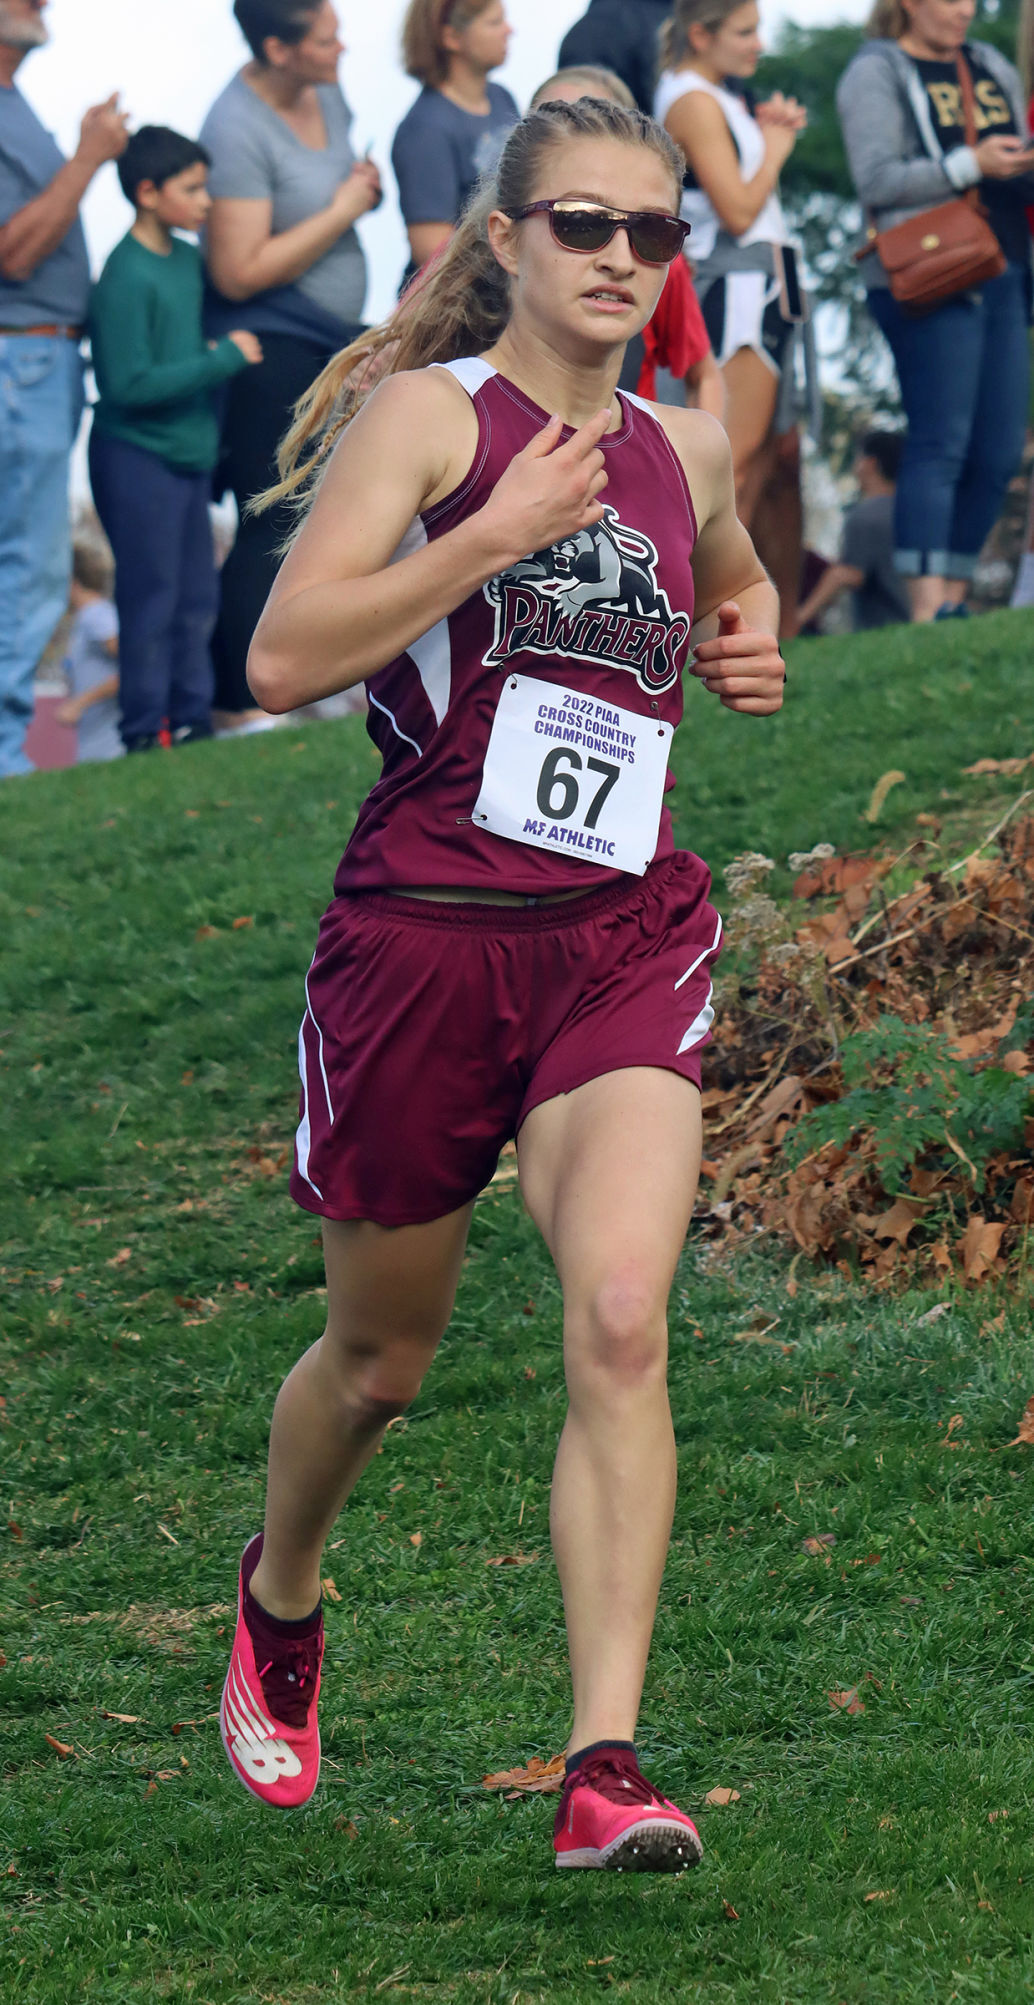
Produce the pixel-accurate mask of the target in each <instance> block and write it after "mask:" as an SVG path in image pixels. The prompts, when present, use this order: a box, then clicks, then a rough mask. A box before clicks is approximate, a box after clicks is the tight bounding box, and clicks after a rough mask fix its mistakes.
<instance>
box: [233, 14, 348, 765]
mask: <svg viewBox="0 0 1034 2005" xmlns="http://www.w3.org/2000/svg"><path fill="white" fill-rule="evenodd" d="M234 13H235V15H236V17H237V21H238V23H239V25H240V27H241V29H242V31H243V33H244V36H245V38H246V40H247V42H248V44H249V47H250V48H251V51H252V56H253V60H252V61H251V62H249V63H246V64H245V66H244V68H243V69H242V70H240V71H239V72H238V74H237V75H236V76H235V77H233V78H231V81H230V82H229V84H228V85H227V87H226V89H225V90H224V91H223V92H222V94H221V95H220V96H219V97H218V98H217V99H216V102H215V104H214V105H213V106H212V108H211V110H210V112H209V113H208V116H207V118H206V120H205V123H204V126H203V128H202V131H203V135H204V140H203V143H204V145H205V147H206V148H207V151H208V153H209V154H210V156H211V159H212V170H211V178H210V188H211V193H212V196H213V205H212V213H211V216H210V219H209V224H208V231H207V241H206V257H207V263H208V274H209V280H210V291H209V312H208V332H209V334H210V335H213V336H218V335H220V334H221V333H223V332H224V331H225V323H226V322H227V320H230V321H232V324H233V325H234V326H238V327H239V326H244V327H248V328H251V329H252V331H253V332H254V333H255V334H257V335H258V337H259V339H260V341H261V343H262V351H263V361H262V362H261V363H260V364H259V366H258V367H257V368H255V369H252V370H251V371H249V376H250V381H249V384H248V389H247V392H246V394H245V395H243V396H238V395H237V394H236V392H237V385H236V383H234V384H232V385H231V386H230V387H229V389H228V390H227V394H226V399H225V405H224V412H223V426H222V438H221V450H220V458H219V465H218V469H217V476H216V492H217V493H220V492H225V491H226V490H227V489H229V490H231V491H232V493H233V495H234V498H235V500H236V502H237V511H238V516H239V519H240V526H239V529H238V533H237V541H236V543H235V545H234V548H233V550H232V551H231V553H230V555H229V557H228V558H227V560H226V564H225V565H224V567H223V573H222V580H221V592H220V600H221V602H220V610H219V618H218V621H217V624H216V629H215V634H214V636H213V641H212V658H213V663H214V667H215V712H216V720H217V722H219V723H221V724H222V725H223V727H224V728H234V727H237V728H240V727H245V728H247V727H249V726H250V728H252V729H254V728H256V727H258V726H260V725H262V724H263V723H264V722H265V715H264V712H262V711H261V710H260V709H259V708H258V706H257V705H256V704H255V700H254V697H253V696H252V694H251V691H250V690H249V688H248V679H247V659H248V648H249V646H250V644H251V636H252V634H253V633H254V631H255V627H256V625H257V624H258V619H259V615H260V614H261V612H262V608H263V606H264V605H265V602H266V599H267V597H268V594H269V592H270V589H271V587H272V584H273V580H274V578H275V576H276V571H277V564H278V561H279V558H278V552H279V549H280V546H281V544H282V542H283V539H284V535H285V532H286V528H287V524H286V522H285V518H284V516H283V513H282V512H281V511H279V510H276V509H274V510H271V511H270V512H269V513H268V514H265V515H261V516H253V515H250V514H249V513H248V504H249V503H250V502H251V500H252V499H253V498H254V496H255V495H256V494H259V493H260V492H261V491H262V490H263V489H264V488H267V487H269V486H270V485H271V484H272V482H273V481H275V480H276V478H277V473H276V451H277V446H278V444H279V442H280V439H281V437H282V436H283V434H284V432H285V431H286V430H287V427H288V425H289V423H290V419H291V413H292V410H293V408H294V405H295V402H296V401H297V399H298V398H299V397H300V396H301V395H302V394H303V392H304V391H306V390H307V389H308V388H309V386H310V384H311V383H312V382H313V381H314V380H315V378H316V377H317V376H318V375H319V373H320V371H321V370H322V368H323V367H324V365H325V363H326V362H327V361H328V360H329V359H330V357H331V355H334V354H336V353H337V351H338V350H339V349H341V348H344V347H347V345H348V343H349V342H350V341H352V340H353V339H354V337H355V335H356V333H357V332H358V331H359V326H360V323H361V320H362V313H363V305H364V301H365V296H366V261H365V258H364V256H363V252H362V247H361V245H360V243H359V239H358V237H357V235H356V232H355V228H354V225H355V222H356V220H357V219H358V217H360V216H362V215H365V214H366V213H367V211H368V210H370V209H372V208H375V207H376V205H377V203H378V202H379V200H380V176H379V175H378V172H377V169H376V167H375V166H374V165H373V163H372V161H370V160H365V159H357V158H356V155H355V152H354V151H353V148H352V143H351V138H350V130H351V123H352V114H351V112H350V110H349V108H348V105H347V104H346V102H345V99H344V98H343V96H342V94H341V90H340V87H339V85H338V82H337V67H338V62H339V60H340V57H341V54H342V50H343V44H342V41H341V38H340V34H339V24H338V17H337V14H336V12H335V9H334V7H333V6H332V5H331V0H235V4H234Z"/></svg>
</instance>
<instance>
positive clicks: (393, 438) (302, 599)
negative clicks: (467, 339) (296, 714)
mask: <svg viewBox="0 0 1034 2005" xmlns="http://www.w3.org/2000/svg"><path fill="white" fill-rule="evenodd" d="M461 399H462V402H461V401H460V400H461ZM609 422H610V413H609V411H608V412H600V413H599V415H598V417H596V418H594V419H592V420H591V421H590V423H589V424H587V425H583V427H582V429H581V430H580V431H579V432H576V433H575V434H574V436H573V437H572V438H570V439H568V440H567V441H566V443H565V444H564V445H563V446H560V445H558V440H559V438H560V431H561V426H560V421H559V419H557V420H555V421H554V420H553V419H551V420H550V422H549V424H548V425H546V426H544V427H543V429H542V431H541V432H539V433H538V434H536V436H535V437H534V438H533V439H532V440H531V441H530V443H529V444H528V445H527V446H526V447H525V448H524V451H523V452H521V453H518V454H517V455H516V457H515V459H513V460H512V461H511V463H510V466H509V467H508V468H507V471H506V473H504V474H503V476H502V477H501V479H500V480H499V481H498V482H497V484H496V486H495V488H494V490H493V492H492V493H491V495H490V496H489V498H488V500H487V502H486V503H485V505H484V507H483V508H480V509H479V510H478V511H477V513H476V514H474V515H472V516H470V517H468V519H467V521H465V522H462V523H460V524H458V525H457V527H456V528H455V529H450V530H448V531H447V532H446V534H445V535H444V536H441V537H437V538H435V539H434V540H433V541H431V542H429V543H426V544H425V545H424V547H423V549H420V550H415V551H413V552H412V553H411V554H410V555H408V556H406V557H403V558H401V559H400V560H399V561H398V562H395V561H393V560H394V558H395V553H396V552H397V550H398V548H399V545H400V543H401V542H402V540H403V537H404V536H405V534H406V531H407V530H408V529H409V528H410V526H411V525H412V523H413V521H414V519H415V518H417V517H418V516H419V515H420V514H421V512H422V511H423V510H425V509H426V508H427V507H428V506H430V505H432V504H433V503H435V502H436V501H438V500H441V499H443V498H444V497H445V496H446V495H447V494H449V493H450V492H451V491H452V490H453V489H454V488H455V487H456V486H458V484H459V482H460V481H461V480H462V479H463V478H464V476H465V474H466V472H467V470H468V468H469V466H470V464H471V461H472V460H473V457H474V452H475V450H476V444H477V420H476V417H475V414H474V408H473V405H472V404H471V403H470V400H469V398H468V397H467V395H466V392H465V391H461V390H460V389H459V387H458V385H456V384H455V383H454V382H453V381H452V379H451V378H450V377H448V376H447V375H446V374H445V373H444V372H442V371H437V370H435V371H422V370H421V371H414V372H413V373H412V374H408V373H403V374H401V375H398V376H391V377H388V378H387V379H386V380H385V382H383V383H382V384H381V385H380V386H379V388H378V389H377V390H376V391H375V392H374V394H373V396H372V397H371V398H370V399H369V402H368V403H367V404H365V405H364V407H363V409H362V410H361V411H360V413H359V415H358V417H356V418H354V419H353V420H352V423H351V424H350V425H349V427H348V430H347V431H346V432H345V434H344V436H343V438H342V439H341V440H340V441H339V443H338V445H337V446H336V448H335V450H334V452H333V454H332V457H331V460H330V464H329V466H328V468H327V473H326V476H325V478H324V481H323V485H322V487H321V488H320V491H319V493H318V495H317V497H316V500H315V502H314V503H313V507H312V510H311V513H310V514H309V516H308V518H307V520H306V523H305V526H304V528H303V529H302V532H301V534H300V536H299V537H298V540H297V542H296V543H295V544H294V546H293V548H292V549H291V551H290V552H289V554H288V556H287V558H286V559H285V561H284V564H283V566H282V567H281V570H280V573H279V575H278V577H277V581H276V583H275V585H274V587H273V590H272V592H271V594H270V597H269V601H268V603H267V606H266V609H265V611H264V613H263V615H262V618H261V620H260V621H259V624H258V628H257V630H256V633H255V638H254V640H253V642H252V645H251V652H250V654H249V656H248V681H249V683H250V684H251V688H252V691H253V693H254V695H255V697H256V700H257V701H258V702H259V703H260V704H261V705H262V707H263V709H265V710H271V711H274V712H280V711H285V710H292V709H295V708H297V706H298V705H300V704H304V703H312V702H315V701H316V699H317V698H318V697H321V696H330V695H333V694H336V693H337V692H338V691H339V690H343V689H351V688H352V687H353V686H354V684H355V683H357V682H362V681H363V680H364V679H365V678H366V677H367V676H370V675H374V674H376V672H377V670H378V669H380V668H383V667H385V665H386V664H387V663H388V662H389V661H393V660H394V659H395V657H396V655H399V654H402V653H404V652H405V650H406V648H407V647H409V646H410V645H411V644H412V642H413V641H415V640H417V639H418V638H419V636H420V635H421V634H424V633H427V632H429V631H430V629H431V628H432V627H434V626H436V625H437V624H438V621H439V620H442V619H445V618H447V616H448V615H449V614H450V613H452V612H455V610H456V607H457V606H459V605H462V603H463V601H464V599H467V598H469V597H470V595H471V594H472V593H473V592H476V591H477V590H478V589H479V588H480V587H481V586H482V585H484V584H486V583H487V582H488V580H489V578H493V577H495V576H496V574H497V573H498V572H500V571H503V570H505V569H506V567H507V565H508V564H513V563H516V562H517V561H518V559H519V558H521V557H523V556H526V555H527V553H528V551H529V550H536V549H542V548H544V547H545V546H546V545H547V544H549V543H553V542H555V541H557V540H558V539H559V538H560V537H561V536H565V535H572V534H574V533H575V531H576V530H578V529H581V528H585V527H587V526H588V525H589V524H590V523H593V522H597V521H598V520H599V518H600V516H601V514H602V512H603V511H602V505H601V504H600V503H599V502H598V501H597V500H596V496H597V494H598V493H599V491H600V490H601V488H602V487H603V486H604V485H605V484H606V475H605V474H604V472H603V455H602V453H601V452H600V451H599V450H598V441H599V439H600V438H601V437H602V434H603V432H604V431H605V430H606V429H607V425H608V424H609Z"/></svg>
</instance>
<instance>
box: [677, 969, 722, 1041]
mask: <svg viewBox="0 0 1034 2005" xmlns="http://www.w3.org/2000/svg"><path fill="white" fill-rule="evenodd" d="M713 994H714V988H713V985H712V984H711V983H710V982H708V984H707V1000H706V1002H705V1003H704V1006H703V1008H702V1009H700V1010H698V1011H697V1013H696V1016H695V1017H694V1018H693V1021H692V1023H691V1024H690V1026H689V1029H688V1030H687V1032H686V1035H685V1037H684V1038H683V1040H682V1043H681V1044H680V1045H679V1049H678V1056H679V1057H680V1058H681V1056H682V1053H683V1052H684V1051H691V1050H692V1048H693V1046H694V1044H699V1043H700V1040H701V1038H703V1037H706V1036H707V1033H708V1031H709V1030H710V1028H711V1025H712V1024H713V1022H714V1010H713V1009H712V1008H711V997H712V996H713Z"/></svg>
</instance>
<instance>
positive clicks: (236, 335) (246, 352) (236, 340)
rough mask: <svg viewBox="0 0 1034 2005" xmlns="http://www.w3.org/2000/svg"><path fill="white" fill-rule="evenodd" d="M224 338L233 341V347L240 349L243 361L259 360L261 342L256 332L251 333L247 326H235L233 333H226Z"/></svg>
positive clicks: (260, 357) (260, 356) (260, 358)
mask: <svg viewBox="0 0 1034 2005" xmlns="http://www.w3.org/2000/svg"><path fill="white" fill-rule="evenodd" d="M226 338H227V340H228V341H232V342H233V345H234V347H235V348H239V349H240V351H241V354H242V355H243V357H244V360H245V362H261V360H262V343H261V341H260V340H259V338H258V335H257V334H252V332H251V329H250V328H249V327H235V328H234V330H233V333H232V334H228V335H227V337H226Z"/></svg>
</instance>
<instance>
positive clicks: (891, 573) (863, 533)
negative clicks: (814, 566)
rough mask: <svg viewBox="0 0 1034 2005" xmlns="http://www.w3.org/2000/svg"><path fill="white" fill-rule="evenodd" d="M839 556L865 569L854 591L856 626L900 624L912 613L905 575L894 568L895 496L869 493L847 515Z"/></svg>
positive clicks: (857, 567) (843, 561) (858, 568)
mask: <svg viewBox="0 0 1034 2005" xmlns="http://www.w3.org/2000/svg"><path fill="white" fill-rule="evenodd" d="M840 559H841V562H842V563H844V564H850V565H851V566H852V568H853V569H854V570H856V571H861V572H863V573H864V576H863V578H862V582H861V584H860V585H859V587H858V590H857V591H856V592H854V593H852V598H853V600H854V623H855V626H856V627H859V628H861V627H889V626H898V625H900V624H902V623H904V622H907V620H908V619H909V618H910V617H911V615H910V612H909V604H908V593H907V591H906V589H905V582H904V579H903V578H901V577H899V576H898V573H897V572H896V571H895V569H894V496H893V495H892V494H869V495H866V496H864V498H863V499H862V500H861V501H856V502H855V504H854V507H853V508H849V509H848V511H847V514H846V515H845V517H844V534H843V543H842V546H841V551H840Z"/></svg>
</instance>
